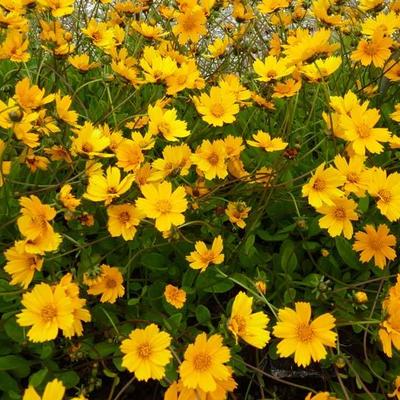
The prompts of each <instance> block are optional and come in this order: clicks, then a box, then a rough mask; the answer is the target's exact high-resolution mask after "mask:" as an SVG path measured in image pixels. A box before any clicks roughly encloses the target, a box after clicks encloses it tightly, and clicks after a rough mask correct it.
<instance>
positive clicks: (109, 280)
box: [104, 278, 117, 289]
mask: <svg viewBox="0 0 400 400" xmlns="http://www.w3.org/2000/svg"><path fill="white" fill-rule="evenodd" d="M104 284H105V285H106V288H107V289H114V288H115V287H117V282H116V281H115V279H113V278H106V279H105V282H104Z"/></svg>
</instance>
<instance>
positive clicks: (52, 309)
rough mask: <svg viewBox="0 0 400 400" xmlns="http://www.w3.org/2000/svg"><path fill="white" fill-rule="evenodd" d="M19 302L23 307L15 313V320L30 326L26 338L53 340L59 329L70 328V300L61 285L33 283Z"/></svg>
mask: <svg viewBox="0 0 400 400" xmlns="http://www.w3.org/2000/svg"><path fill="white" fill-rule="evenodd" d="M21 303H22V305H23V306H24V307H25V308H24V309H23V310H22V311H21V312H20V313H19V314H17V322H18V324H19V325H20V326H24V327H28V326H30V327H31V328H30V329H29V331H28V339H29V340H30V341H32V342H46V341H48V340H53V339H55V338H56V337H57V335H58V331H59V330H64V329H66V330H67V329H70V328H71V327H72V325H73V323H74V316H73V304H72V301H71V299H70V298H69V297H68V296H67V295H66V294H65V291H64V289H63V288H62V287H61V286H58V285H57V286H55V287H54V288H52V287H51V286H50V285H48V284H47V283H40V284H38V285H35V286H34V288H33V289H32V291H30V292H27V293H24V294H23V295H22V301H21Z"/></svg>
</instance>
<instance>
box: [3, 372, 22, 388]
mask: <svg viewBox="0 0 400 400" xmlns="http://www.w3.org/2000/svg"><path fill="white" fill-rule="evenodd" d="M0 391H3V392H5V393H10V392H15V393H19V391H20V390H19V388H18V384H17V382H16V381H15V379H14V378H13V377H12V376H11V375H10V374H8V373H7V372H4V371H0Z"/></svg>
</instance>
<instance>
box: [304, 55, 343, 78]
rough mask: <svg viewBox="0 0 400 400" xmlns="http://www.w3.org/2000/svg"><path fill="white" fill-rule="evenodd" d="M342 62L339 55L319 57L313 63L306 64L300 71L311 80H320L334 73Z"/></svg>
mask: <svg viewBox="0 0 400 400" xmlns="http://www.w3.org/2000/svg"><path fill="white" fill-rule="evenodd" d="M341 64H342V59H341V57H339V56H336V57H334V56H331V57H328V58H326V59H321V58H319V59H318V60H315V61H314V62H313V63H312V64H308V65H304V66H303V67H301V69H300V71H301V73H302V74H304V75H305V76H306V77H307V78H308V79H309V80H310V81H312V82H318V81H321V80H323V79H324V78H326V77H328V76H329V75H332V74H333V73H334V72H335V71H336V70H337V69H338V68H339V67H340V65H341Z"/></svg>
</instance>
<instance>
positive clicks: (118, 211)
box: [107, 204, 143, 240]
mask: <svg viewBox="0 0 400 400" xmlns="http://www.w3.org/2000/svg"><path fill="white" fill-rule="evenodd" d="M107 215H108V223H107V229H108V232H110V234H111V236H112V237H117V236H122V237H123V239H124V240H132V239H133V238H134V236H135V234H136V227H137V226H138V225H139V223H140V220H141V218H142V217H143V215H142V214H141V213H140V212H139V211H138V209H137V208H136V207H135V206H134V205H133V204H118V205H116V206H109V207H107Z"/></svg>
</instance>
